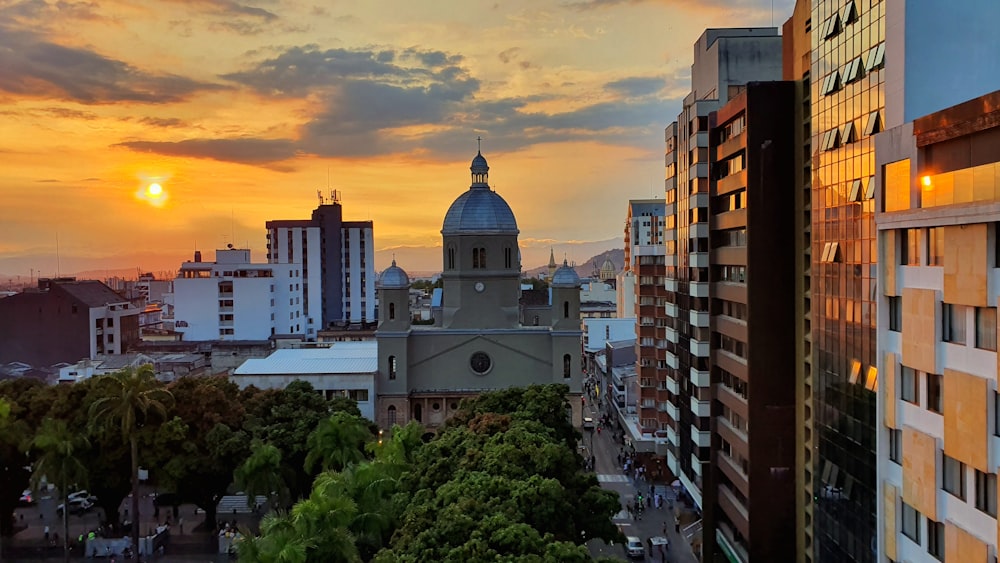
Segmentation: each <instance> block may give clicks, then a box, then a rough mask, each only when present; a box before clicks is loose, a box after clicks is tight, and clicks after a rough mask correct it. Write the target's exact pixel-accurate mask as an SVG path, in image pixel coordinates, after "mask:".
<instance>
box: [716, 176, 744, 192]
mask: <svg viewBox="0 0 1000 563" xmlns="http://www.w3.org/2000/svg"><path fill="white" fill-rule="evenodd" d="M746 185H747V171H746V170H740V171H739V172H737V173H735V174H730V175H728V176H726V177H725V178H722V179H720V180H719V181H718V183H717V184H716V186H718V187H717V189H718V193H719V194H720V195H721V194H727V193H729V192H731V191H734V190H738V189H740V188H745V187H746Z"/></svg>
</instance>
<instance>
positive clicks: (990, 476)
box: [976, 469, 997, 518]
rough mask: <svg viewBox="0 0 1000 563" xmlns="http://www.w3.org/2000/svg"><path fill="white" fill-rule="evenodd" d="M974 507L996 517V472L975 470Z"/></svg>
mask: <svg viewBox="0 0 1000 563" xmlns="http://www.w3.org/2000/svg"><path fill="white" fill-rule="evenodd" d="M976 508H978V509H979V510H982V511H983V512H985V513H986V514H989V515H990V516H992V517H994V518H996V516H997V474H996V473H983V472H982V471H980V470H978V469H977V470H976Z"/></svg>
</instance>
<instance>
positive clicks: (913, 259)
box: [899, 229, 920, 266]
mask: <svg viewBox="0 0 1000 563" xmlns="http://www.w3.org/2000/svg"><path fill="white" fill-rule="evenodd" d="M900 232H901V233H902V235H903V236H902V239H903V241H902V248H900V250H901V251H902V252H900V256H899V257H900V261H899V263H900V264H901V265H903V266H919V265H920V229H903V230H902V231H900Z"/></svg>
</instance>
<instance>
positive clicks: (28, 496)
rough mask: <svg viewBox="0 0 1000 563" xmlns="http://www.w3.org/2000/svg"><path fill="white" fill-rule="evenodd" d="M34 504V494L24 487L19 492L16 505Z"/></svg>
mask: <svg viewBox="0 0 1000 563" xmlns="http://www.w3.org/2000/svg"><path fill="white" fill-rule="evenodd" d="M33 504H35V495H34V494H33V493H32V492H31V489H24V492H22V493H21V500H19V501H17V505H18V506H31V505H33Z"/></svg>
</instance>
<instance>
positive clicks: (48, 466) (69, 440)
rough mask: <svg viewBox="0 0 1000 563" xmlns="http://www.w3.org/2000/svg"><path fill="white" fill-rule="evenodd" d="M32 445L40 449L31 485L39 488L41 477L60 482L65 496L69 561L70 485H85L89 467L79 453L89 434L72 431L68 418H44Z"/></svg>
mask: <svg viewBox="0 0 1000 563" xmlns="http://www.w3.org/2000/svg"><path fill="white" fill-rule="evenodd" d="M32 446H33V447H34V448H35V449H37V450H38V451H39V456H38V459H37V460H36V461H35V470H34V473H33V474H32V476H31V484H32V488H33V489H35V490H38V486H39V484H40V483H41V480H42V478H43V477H44V478H45V479H47V480H49V481H52V482H55V483H58V485H59V492H60V493H62V497H63V511H62V516H63V553H64V555H65V557H66V561H69V489H70V485H72V484H76V485H77V486H81V487H82V486H86V484H87V466H86V465H84V464H83V462H82V461H80V458H79V457H77V455H76V454H77V453H78V452H80V451H81V450H86V449H87V448H89V447H90V442H89V441H88V440H87V438H86V436H82V435H80V434H76V433H74V432H71V431H70V430H69V428H68V427H67V426H66V421H64V420H57V419H54V418H46V419H44V420H42V427H41V428H39V429H38V433H37V434H35V439H34V440H33V441H32Z"/></svg>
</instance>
